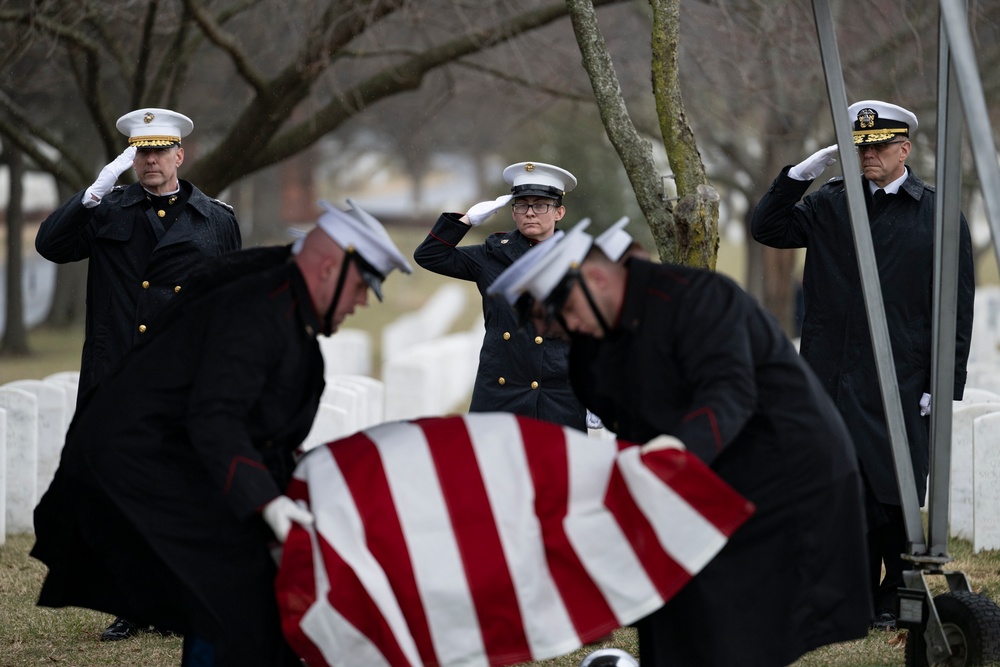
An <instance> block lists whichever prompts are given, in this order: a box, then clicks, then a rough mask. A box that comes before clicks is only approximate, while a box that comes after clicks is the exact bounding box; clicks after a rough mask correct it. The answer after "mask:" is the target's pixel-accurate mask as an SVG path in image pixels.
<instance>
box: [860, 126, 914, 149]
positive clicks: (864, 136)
mask: <svg viewBox="0 0 1000 667" xmlns="http://www.w3.org/2000/svg"><path fill="white" fill-rule="evenodd" d="M897 134H902V135H905V136H909V134H910V129H909V128H907V127H897V128H883V129H881V130H879V131H878V132H865V131H864V130H855V131H854V145H855V146H857V145H858V144H875V143H878V142H880V141H889V140H890V139H892V138H893V137H894V136H896V135H897Z"/></svg>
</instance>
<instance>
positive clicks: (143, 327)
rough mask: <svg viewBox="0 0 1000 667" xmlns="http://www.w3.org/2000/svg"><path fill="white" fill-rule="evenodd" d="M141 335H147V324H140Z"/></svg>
mask: <svg viewBox="0 0 1000 667" xmlns="http://www.w3.org/2000/svg"><path fill="white" fill-rule="evenodd" d="M139 333H146V325H145V324H140V325H139Z"/></svg>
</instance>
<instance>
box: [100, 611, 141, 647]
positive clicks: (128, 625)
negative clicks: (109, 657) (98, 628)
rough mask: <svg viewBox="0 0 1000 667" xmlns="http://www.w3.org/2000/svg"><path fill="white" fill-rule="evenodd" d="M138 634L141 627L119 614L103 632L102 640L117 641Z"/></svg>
mask: <svg viewBox="0 0 1000 667" xmlns="http://www.w3.org/2000/svg"><path fill="white" fill-rule="evenodd" d="M137 634H139V628H138V627H136V626H135V624H133V623H132V622H130V621H127V620H125V619H124V618H122V617H121V616H119V617H118V618H116V619H115V622H114V623H112V624H111V625H109V626H108V628H107V629H106V630H105V631H104V632H102V633H101V641H102V642H116V641H120V640H122V639H128V638H129V637H134V636H135V635H137Z"/></svg>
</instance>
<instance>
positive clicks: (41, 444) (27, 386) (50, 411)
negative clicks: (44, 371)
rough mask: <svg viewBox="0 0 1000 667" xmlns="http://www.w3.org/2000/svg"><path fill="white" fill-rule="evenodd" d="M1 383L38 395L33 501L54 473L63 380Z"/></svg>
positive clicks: (62, 424) (61, 438) (61, 429)
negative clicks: (34, 496) (36, 478)
mask: <svg viewBox="0 0 1000 667" xmlns="http://www.w3.org/2000/svg"><path fill="white" fill-rule="evenodd" d="M4 386H6V387H15V388H17V389H24V390H25V391H28V392H31V393H32V394H34V395H35V398H37V399H38V487H37V489H36V493H37V494H38V495H37V497H36V498H35V503H36V504H37V503H38V501H39V500H40V499H41V497H42V494H44V493H45V491H46V490H47V489H48V488H49V484H50V483H51V482H52V478H53V477H55V474H56V468H58V467H59V455H60V454H61V453H62V447H63V443H64V442H65V440H66V384H65V382H50V381H47V380H15V381H14V382H8V383H7V384H6V385H4Z"/></svg>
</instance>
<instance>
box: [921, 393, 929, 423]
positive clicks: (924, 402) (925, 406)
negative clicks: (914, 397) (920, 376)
mask: <svg viewBox="0 0 1000 667" xmlns="http://www.w3.org/2000/svg"><path fill="white" fill-rule="evenodd" d="M930 413H931V395H930V394H928V393H927V392H924V394H923V395H922V396H921V397H920V416H921V417H926V416H927V415H929V414H930Z"/></svg>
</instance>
